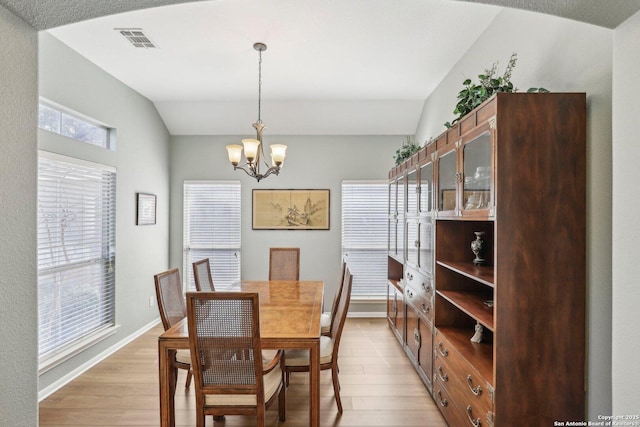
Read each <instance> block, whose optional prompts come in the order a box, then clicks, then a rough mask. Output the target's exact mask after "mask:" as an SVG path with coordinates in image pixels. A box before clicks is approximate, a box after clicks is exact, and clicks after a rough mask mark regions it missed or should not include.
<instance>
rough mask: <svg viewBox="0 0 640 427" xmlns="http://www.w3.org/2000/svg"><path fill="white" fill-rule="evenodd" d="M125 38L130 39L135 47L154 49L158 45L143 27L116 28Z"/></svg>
mask: <svg viewBox="0 0 640 427" xmlns="http://www.w3.org/2000/svg"><path fill="white" fill-rule="evenodd" d="M114 29H115V30H116V31H118V32H119V33H120V34H122V36H123V37H124V38H126V39H127V40H129V42H131V44H132V45H133V46H134V47H138V48H142V49H154V48H156V45H155V44H153V42H152V41H151V39H150V38H149V37H147V35H146V34H145V33H144V32H143V31H142V28H114Z"/></svg>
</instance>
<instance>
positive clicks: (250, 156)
mask: <svg viewBox="0 0 640 427" xmlns="http://www.w3.org/2000/svg"><path fill="white" fill-rule="evenodd" d="M253 48H254V49H255V50H257V51H258V54H259V57H260V59H259V61H258V120H257V121H256V122H255V123H254V124H253V127H254V128H255V129H256V139H243V140H242V145H239V144H232V145H227V153H228V154H229V162H231V164H232V165H233V170H236V169H240V170H243V171H245V172H246V174H247V175H249V176H251V177H253V178H255V179H256V180H257V181H258V182H260V180H261V179H263V178H266V177H268V176H269V175H271V174H272V173H273V174H276V175H278V174H279V173H280V167H282V163H283V162H284V157H285V153H286V151H287V146H286V145H282V144H272V145H270V148H271V165H269V163H267V161H266V160H265V159H264V157H265V156H264V151H263V150H262V145H263V144H262V131H263V130H264V128H265V126H264V123H262V120H261V119H260V112H261V109H260V107H261V106H260V104H261V101H262V52H264V51H265V50H267V45H266V44H264V43H255V44H254V45H253ZM243 146H244V155H245V157H246V159H247V162H246V163H245V164H244V165H243V166H238V164H239V163H240V160H241V159H242V148H243ZM261 164H262V165H263V166H264V167H266V168H267V169H266V171H265V172H264V173H261V172H260V166H261Z"/></svg>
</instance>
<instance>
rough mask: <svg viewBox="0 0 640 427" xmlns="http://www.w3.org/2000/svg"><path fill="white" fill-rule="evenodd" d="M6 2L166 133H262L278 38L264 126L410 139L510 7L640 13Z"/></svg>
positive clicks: (450, 5)
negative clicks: (137, 42) (119, 88)
mask: <svg viewBox="0 0 640 427" xmlns="http://www.w3.org/2000/svg"><path fill="white" fill-rule="evenodd" d="M489 3H491V4H489ZM0 4H2V5H4V6H5V7H7V8H8V9H9V10H11V11H13V12H14V13H16V14H18V15H19V16H21V17H22V18H23V19H25V20H26V21H27V22H29V23H30V24H31V25H32V26H34V27H35V28H37V29H40V30H49V31H50V32H51V33H52V34H53V35H54V36H55V37H56V38H58V39H59V40H60V41H62V42H63V43H65V44H67V45H68V46H70V47H71V48H72V49H74V50H76V51H77V52H78V53H80V54H81V55H83V56H85V57H86V58H87V59H89V60H90V61H92V62H93V63H95V64H96V65H97V66H99V67H100V68H102V69H104V70H105V71H106V72H108V73H110V74H111V75H113V76H114V77H116V78H117V79H119V80H121V81H122V82H123V83H125V84H126V85H128V86H130V87H131V88H133V89H135V90H136V91H138V92H140V93H141V94H142V95H144V96H145V97H147V98H148V99H150V100H151V101H152V102H154V104H155V105H156V108H157V109H158V111H159V113H160V115H161V116H162V118H163V120H164V121H165V124H166V125H167V128H168V129H169V132H170V133H172V134H218V135H224V134H249V133H251V132H252V129H251V127H250V124H251V123H253V121H255V119H256V117H257V93H258V53H257V52H256V51H255V50H254V49H253V47H252V46H253V43H254V42H264V43H266V44H267V46H268V48H267V50H266V51H265V52H264V53H263V63H262V119H263V120H264V121H265V123H266V125H267V132H268V133H271V134H280V135H284V134H307V135H311V134H339V135H348V134H365V135H366V134H393V135H402V134H411V133H413V132H414V131H415V126H416V124H417V122H418V119H419V117H420V114H421V111H422V105H423V103H424V100H425V99H426V97H427V96H428V95H429V93H430V92H431V91H432V90H433V89H434V88H435V87H436V86H437V85H438V83H439V82H440V81H441V80H442V78H443V77H444V76H445V75H446V74H447V73H448V72H449V70H451V68H452V67H453V66H454V65H455V63H456V62H457V61H458V60H459V59H460V57H462V56H463V55H464V53H465V52H466V51H467V50H468V49H469V48H470V47H471V46H472V45H473V43H474V42H475V40H476V39H477V38H478V37H479V36H480V35H481V34H482V32H483V31H484V30H485V29H486V28H487V27H488V26H489V25H491V22H492V20H493V19H494V18H495V16H496V15H497V14H498V13H500V11H501V10H502V7H516V8H519V9H525V10H532V11H536V12H542V13H547V14H553V15H558V16H563V17H566V18H569V19H574V20H579V21H583V22H587V23H591V24H594V25H599V26H603V27H607V28H615V27H616V26H617V25H619V24H620V23H621V22H622V21H624V20H625V19H626V18H627V17H628V16H630V15H632V14H633V13H635V12H636V11H637V10H639V9H640V0H616V1H614V2H603V1H601V0H564V1H557V0H544V1H542V0H541V1H535V2H533V1H530V0H486V1H454V0H325V1H323V2H318V1H316V0H296V1H293V0H211V1H195V2H185V1H183V0H138V1H135V2H134V1H131V0H110V1H103V0H61V1H51V0H0ZM156 6H164V7H156ZM134 9H136V10H134ZM123 28H124V29H129V28H136V29H142V31H143V32H144V33H145V35H146V36H147V37H148V38H149V39H150V40H151V41H152V42H153V43H154V44H155V47H154V48H136V47H134V46H133V45H132V44H131V43H129V42H128V41H127V40H126V39H125V38H124V37H123V35H122V34H121V31H120V29H123ZM505 60H506V59H505ZM487 65H489V64H487Z"/></svg>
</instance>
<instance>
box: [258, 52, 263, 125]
mask: <svg viewBox="0 0 640 427" xmlns="http://www.w3.org/2000/svg"><path fill="white" fill-rule="evenodd" d="M258 53H259V58H260V59H259V60H258V123H262V120H261V119H260V113H261V109H262V108H261V105H262V50H259V51H258Z"/></svg>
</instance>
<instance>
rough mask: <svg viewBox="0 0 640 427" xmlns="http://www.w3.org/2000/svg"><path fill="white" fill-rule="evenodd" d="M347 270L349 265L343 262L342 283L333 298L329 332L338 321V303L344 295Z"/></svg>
mask: <svg viewBox="0 0 640 427" xmlns="http://www.w3.org/2000/svg"><path fill="white" fill-rule="evenodd" d="M346 269H347V263H346V262H345V261H342V273H341V274H340V283H339V284H338V290H336V294H335V296H334V297H333V305H331V325H330V326H329V330H331V327H332V326H333V324H334V323H335V321H336V314H337V312H338V303H339V302H340V296H341V295H342V287H343V285H344V275H345V272H346Z"/></svg>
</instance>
